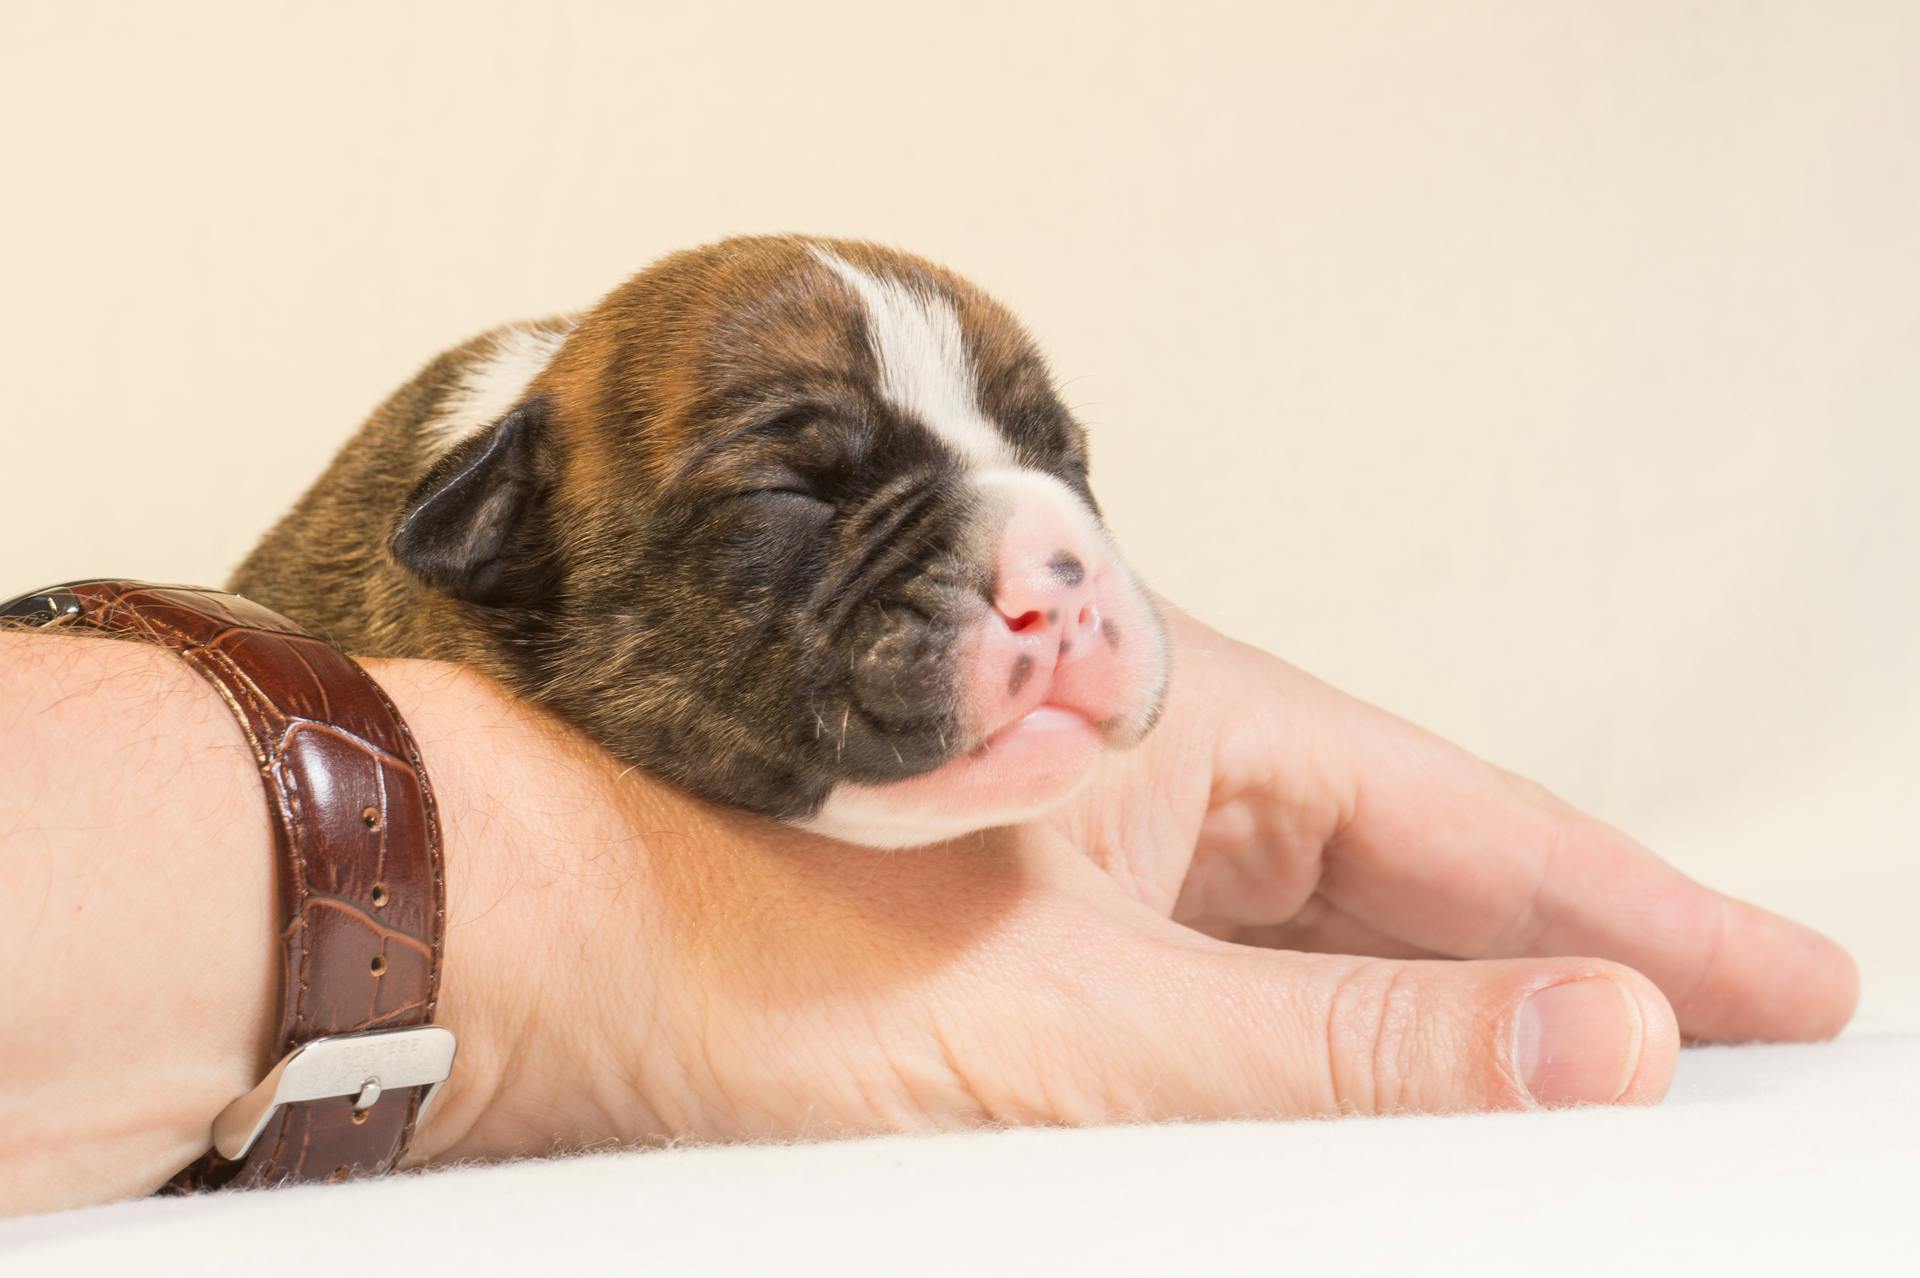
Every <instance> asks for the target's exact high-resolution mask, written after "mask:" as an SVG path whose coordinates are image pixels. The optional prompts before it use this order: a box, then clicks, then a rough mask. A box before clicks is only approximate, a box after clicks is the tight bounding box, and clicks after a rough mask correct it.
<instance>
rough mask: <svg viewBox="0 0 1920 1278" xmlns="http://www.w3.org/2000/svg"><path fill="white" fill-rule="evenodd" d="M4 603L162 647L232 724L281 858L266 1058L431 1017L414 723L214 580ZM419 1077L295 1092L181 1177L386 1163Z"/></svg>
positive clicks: (341, 665) (309, 1173) (431, 906)
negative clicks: (274, 998)
mask: <svg viewBox="0 0 1920 1278" xmlns="http://www.w3.org/2000/svg"><path fill="white" fill-rule="evenodd" d="M0 612H5V613H9V614H11V615H12V616H13V617H15V618H16V619H19V620H25V621H28V622H29V623H34V622H38V623H40V624H42V625H43V626H44V625H57V626H59V627H61V628H63V629H68V628H71V629H75V630H81V631H89V632H95V633H102V634H109V635H117V636H122V637H125V638H130V639H138V640H143V641H145V642H148V643H155V644H159V645H160V646H162V647H165V648H170V649H172V650H173V651H174V652H177V653H178V654H180V656H181V657H182V658H184V659H185V660H186V662H187V664H188V665H190V666H192V667H193V668H194V669H195V670H196V671H198V672H199V673H200V675H201V676H202V677H203V678H205V679H206V680H207V681H208V682H209V683H211V684H212V685H213V686H214V687H215V688H217V689H219V691H220V695H221V696H222V697H223V698H224V699H225V700H226V702H227V705H228V707H229V708H230V709H231V710H232V711H233V714H234V717H235V718H236V719H238V720H239V722H240V729H241V731H242V732H243V733H244V734H245V735H246V738H247V744H248V746H249V747H250V748H251V749H252V751H253V757H254V761H255V762H256V763H257V764H258V765H259V768H260V778H261V781H262V782H263V783H264V785H265V787H266V793H267V808H268V811H269V813H270V814H271V817H272V825H273V838H274V849H275V853H276V855H277V857H278V872H277V879H278V884H279V888H278V900H279V923H280V938H281V943H282V961H283V967H282V982H281V993H280V1018H279V1024H278V1027H277V1029H276V1031H275V1038H274V1041H273V1042H272V1043H271V1044H269V1045H267V1047H268V1055H267V1059H266V1063H267V1064H268V1065H271V1064H272V1063H273V1062H274V1061H277V1060H279V1059H280V1058H281V1057H282V1056H284V1055H286V1054H287V1053H288V1052H289V1051H291V1050H292V1049H293V1048H295V1047H297V1046H299V1045H300V1044H302V1043H305V1042H307V1041H308V1040H310V1039H314V1038H318V1037H321V1036H324V1035H329V1034H346V1033H352V1032H355V1031H360V1030H370V1029H396V1028H401V1027H405V1026H414V1025H425V1024H428V1023H430V1022H431V1021H432V1020H433V1012H434V1004H435V1001H436V1000H437V998H438V996H439V988H440V962H441V947H442V944H443V939H444V937H445V931H446V890H445V884H444V882H443V876H442V867H441V855H440V826H439V820H438V817H437V815H436V813H435V811H434V804H433V792H432V790H431V789H430V788H429V787H428V784H427V774H426V769H425V768H424V767H423V766H422V764H421V761H420V752H419V750H418V748H417V747H416V746H415V744H414V740H413V736H412V734H411V733H409V732H408V731H407V727H406V724H405V723H404V722H403V721H402V720H401V718H400V715H399V713H398V712H397V711H396V710H395V709H394V708H393V705H392V703H391V702H389V701H388V700H387V697H386V694H385V693H384V692H382V691H381V690H380V688H379V686H378V685H377V684H375V683H374V682H373V680H372V679H371V678H369V677H368V676H367V674H366V672H365V671H363V670H362V669H361V668H360V667H359V666H358V665H356V664H354V662H353V661H351V660H350V659H349V658H347V657H346V656H345V655H344V654H343V653H341V652H340V651H339V650H338V649H336V648H334V647H332V646H331V645H329V644H326V643H323V642H322V641H320V640H319V639H316V638H314V637H313V636H312V635H310V634H308V633H307V632H306V631H304V630H302V629H300V627H299V626H297V625H295V624H294V623H293V622H291V621H289V620H287V619H286V618H285V617H282V616H280V615H279V614H278V613H275V612H272V611H270V610H269V609H266V608H263V607H261V606H260V605H259V604H256V603H254V602H252V601H251V600H248V599H244V598H241V597H240V596H238V595H231V594H226V593H223V592H220V591H216V590H203V589H197V588H194V587H186V586H159V585H150V584H147V583H143V582H132V581H85V582H75V583H71V584H69V585H66V586H62V587H57V588H53V589H50V590H46V591H41V592H39V593H38V594H35V595H29V596H23V597H22V598H21V599H20V600H17V601H15V603H14V604H12V605H8V606H7V607H6V608H5V609H0ZM262 1072H263V1073H264V1070H263V1071H262ZM426 1090H427V1089H426V1088H425V1087H411V1088H407V1089H405V1090H404V1091H402V1090H397V1089H396V1090H395V1091H394V1092H391V1093H389V1094H387V1095H385V1096H383V1097H381V1099H380V1100H379V1101H377V1102H375V1103H372V1104H370V1105H369V1107H368V1108H366V1109H360V1110H356V1109H355V1108H354V1104H355V1100H354V1098H353V1097H351V1096H338V1097H331V1098H328V1099H324V1100H314V1101H302V1102H298V1103H294V1104H289V1105H286V1106H284V1107H282V1108H281V1109H280V1110H278V1111H277V1112H276V1113H275V1114H274V1116H273V1118H272V1119H271V1120H270V1121H269V1123H268V1125H267V1127H266V1130H265V1131H264V1132H262V1133H261V1135H260V1137H259V1139H258V1140H257V1141H256V1142H255V1143H254V1145H253V1147H252V1148H251V1149H249V1150H248V1151H247V1152H246V1153H245V1154H243V1155H242V1156H241V1157H240V1158H239V1159H238V1160H235V1161H228V1160H227V1159H224V1158H221V1157H220V1156H219V1155H218V1154H216V1153H212V1152H209V1153H208V1154H207V1155H206V1156H205V1157H203V1158H201V1159H200V1160H199V1161H198V1162H196V1163H194V1164H193V1166H191V1167H188V1168H187V1169H186V1170H184V1171H182V1172H181V1173H180V1174H179V1176H177V1177H175V1179H174V1181H173V1183H172V1187H173V1188H175V1189H181V1190H190V1189H203V1188H216V1187H219V1186H222V1185H234V1186H247V1187H251V1186H262V1185H276V1184H285V1183H288V1182H297V1181H316V1180H344V1179H347V1178H348V1177H350V1176H360V1175H372V1174H376V1173H379V1172H383V1171H388V1170H391V1169H392V1168H393V1167H394V1166H395V1165H396V1164H397V1163H398V1162H399V1160H400V1157H401V1155H403V1154H404V1153H405V1152H406V1149H407V1143H408V1141H409V1140H410V1139H411V1138H412V1135H413V1125H414V1121H415V1119H416V1118H417V1117H418V1114H419V1110H420V1105H421V1101H422V1099H423V1096H424V1093H425V1092H426ZM209 1117H211V1116H209Z"/></svg>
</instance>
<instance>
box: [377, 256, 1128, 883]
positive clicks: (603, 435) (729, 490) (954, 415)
mask: <svg viewBox="0 0 1920 1278" xmlns="http://www.w3.org/2000/svg"><path fill="white" fill-rule="evenodd" d="M425 441H426V442H427V443H428V445H429V447H431V448H433V449H435V450H437V451H439V453H440V456H439V457H438V460H437V461H436V462H435V463H434V464H433V465H432V467H431V468H430V470H429V471H428V473H427V474H426V476H425V477H424V478H423V479H422V480H421V481H420V483H419V484H418V486H417V487H416V488H415V490H414V491H413V493H412V495H411V496H410V497H409V498H408V500H407V503H406V507H405V509H404V510H403V511H401V512H400V514H399V516H398V517H397V519H396V520H395V523H394V525H393V532H392V537H391V541H390V547H391V550H392V553H393V555H394V557H395V559H396V560H397V561H398V562H399V563H400V564H401V565H402V566H404V567H405V568H406V569H407V570H409V571H410V572H411V573H412V574H413V575H414V576H415V577H416V578H418V579H419V580H420V581H422V582H424V583H425V584H426V585H428V586H430V587H432V588H434V589H436V590H439V591H442V592H444V593H445V594H447V595H450V596H452V597H453V598H455V599H457V600H460V601H462V602H463V603H464V605H465V606H466V612H467V615H469V616H470V617H471V619H472V621H473V623H474V625H475V626H476V627H477V628H478V629H479V630H480V631H481V632H482V633H483V634H484V635H485V636H486V644H487V647H488V650H489V651H490V652H491V653H492V654H493V656H494V657H495V658H496V668H497V670H498V671H499V672H501V673H503V674H504V675H505V677H506V678H507V679H508V680H509V682H510V683H512V684H513V685H514V686H515V688H516V690H518V691H519V692H521V693H522V694H523V695H526V696H528V697H531V698H532V699H534V700H537V701H540V702H542V703H544V704H546V705H548V706H550V707H551V708H553V709H554V710H556V711H557V712H558V713H560V714H561V715H562V716H563V717H565V718H567V719H570V720H571V721H573V722H574V723H576V724H577V725H578V726H580V727H581V728H583V729H584V730H585V731H587V732H588V733H589V734H590V735H592V736H594V737H596V738H597V739H598V740H600V741H601V742H602V743H604V744H605V745H606V746H607V747H609V748H610V749H611V750H612V751H613V752H614V753H616V754H617V755H620V756H621V757H623V758H625V759H627V760H629V761H631V762H634V763H637V764H639V765H640V766H642V767H645V768H647V769H649V770H650V771H652V772H654V773H656V774H657V775H661V776H664V777H666V778H668V779H671V780H673V781H675V782H678V783H679V784H681V785H683V786H685V787H687V788H688V789H691V790H693V791H695V792H696V793H699V794H701V795H703V796H705V797H707V798H710V799H713V800H716V801H718V802H722V803H727V804H731V805H734V806H738V807H744V808H748V809H752V810H754V811H758V812H762V813H766V814H768V815H771V816H774V817H778V818H781V819H784V820H788V821H792V822H794V823H797V824H801V825H804V826H807V827H809V828H812V829H815V830H819V831H821V832H823V833H827V834H831V835H834V836H836V837H839V838H843V839H847V840H851V841H854V842H860V843H868V844H874V845H909V844H917V843H925V842H929V841H933V840H936V839H942V838H947V837H950V836H953V835H956V834H960V833H964V832H967V831H971V830H978V829H984V828H987V827H991V826H997V825H1004V824H1008V823H1011V822H1015V821H1020V820H1024V819H1026V818H1028V817H1031V816H1034V815H1037V814H1038V813H1040V812H1042V811H1044V810H1045V809H1047V808H1048V807H1050V806H1052V805H1054V804H1056V803H1058V802H1059V801H1060V800H1061V799H1063V798H1065V797H1066V796H1067V795H1069V794H1070V793H1071V792H1072V791H1073V790H1074V789H1075V787H1076V786H1077V785H1078V784H1079V783H1080V782H1081V781H1082V780H1083V779H1084V778H1085V777H1086V775H1087V773H1088V772H1089V770H1090V768H1091V767H1092V765H1093V763H1094V761H1095V759H1096V758H1097V757H1098V755H1099V753H1100V751H1101V750H1103V749H1108V748H1125V747H1127V746H1130V745H1132V744H1134V743H1135V742H1137V741H1138V740H1139V739H1140V737H1141V736H1142V735H1144V734H1145V733H1146V731H1147V730H1148V728H1149V727H1150V726H1151V725H1152V723H1153V720H1154V717H1155V715H1156V713H1157V712H1158V709H1159V705H1160V700H1161V695H1162V690H1163V688H1164V685H1165V681H1166V649H1165V644H1164V640H1163V635H1162V630H1161V625H1160V620H1159V618H1158V616H1157V615H1156V614H1155V612H1154V609H1153V607H1152V605H1151V604H1150V603H1149V601H1148V600H1147V598H1146V596H1145V595H1144V594H1143V592H1142V591H1141V589H1140V587H1139V586H1138V585H1137V584H1136V582H1135V581H1134V578H1133V576H1132V574H1131V573H1130V572H1129V571H1128V570H1127V567H1126V565H1125V564H1124V563H1123V562H1122V561H1121V559H1120V557H1119V555H1118V553H1117V552H1116V551H1115V550H1114V547H1113V545H1112V543H1111V542H1110V541H1109V540H1108V538H1107V535H1106V531H1105V529H1104V528H1103V526H1102V524H1101V521H1100V516H1099V512H1098V507H1097V506H1096V505H1095V503H1094V499H1093V494H1092V492H1091V491H1090V490H1089V488H1088V486H1087V453H1086V441H1085V437H1084V434H1083V432H1082V431H1081V429H1080V427H1079V425H1078V424H1076V423H1075V422H1074V420H1073V418H1072V417H1071V416H1070V415H1069V414H1068V412H1067V411H1066V409H1065V408H1064V407H1063V406H1062V404H1061V403H1060V400H1059V398H1058V396H1057V395H1056V394H1055V392H1054V389H1053V387H1052V384H1051V381H1050V379H1049V377H1048V374H1047V371H1046V368H1045V366H1044V364H1043V363H1042V361H1041V359H1040V356H1039V355H1038V353H1037V352H1036V351H1035V349H1034V347H1033V344H1032V342H1031V340H1030V339H1029V338H1028V337H1027V335H1026V334H1025V332H1023V331H1022V329H1021V328H1020V326H1019V325H1018V324H1017V323H1016V322H1015V321H1014V319H1013V318H1012V317H1011V316H1010V315H1009V314H1008V313H1007V312H1006V311H1005V310H1004V309H1002V308H1001V307H1000V306H999V305H998V304H996V303H994V302H993V301H992V300H991V299H989V298H987V297H986V296H984V295H983V294H981V293H980V292H979V291H978V290H976V289H974V288H973V287H971V286H970V285H968V284H966V283H965V282H964V281H962V280H960V279H958V278H956V277H954V276H952V275H950V274H948V273H947V272H945V271H943V270H941V269H939V268H937V267H935V266H933V265H931V264H929V263H927V262H924V261H921V260H919V259H917V258H912V257H908V256H905V255H903V254H899V253H895V252H891V251H887V250H883V249H880V248H877V247H874V246H871V245H865V244H855V243H846V242H838V241H824V240H809V239H800V238H789V237H782V238H754V239H742V240H730V241H726V242H724V243H722V244H719V245H715V246H711V247H708V248H705V249H700V250H695V251H693V252H689V253H682V254H679V255H677V256H674V257H671V258H668V259H666V260H665V261H663V262H661V263H659V264H658V265H656V266H654V267H653V268H652V269H650V270H648V271H646V272H644V273H643V274H641V275H640V276H638V277H636V278H635V279H633V280H631V281H629V282H628V283H627V284H626V285H624V286H623V287H622V288H620V289H619V290H617V291H616V292H614V293H613V294H611V295H610V296H608V297H607V298H606V299H605V300H604V301H603V302H601V303H600V305H599V306H597V307H596V308H594V309H593V310H592V311H590V312H588V313H586V314H585V315H583V316H582V317H580V319H579V320H578V321H577V323H573V324H571V325H568V324H565V323H560V324H555V325H549V326H544V327H535V328H529V329H519V330H508V331H506V332H504V333H502V334H499V335H497V336H496V337H495V339H494V342H493V349H492V353H491V355H490V356H489V357H488V358H487V359H486V360H485V361H484V363H483V364H482V365H481V366H479V367H477V368H475V369H473V370H472V371H471V372H470V373H469V374H468V377H467V381H466V384H465V386H464V387H463V388H462V390H461V391H460V393H458V394H456V395H454V396H452V397H451V398H450V399H449V401H448V403H447V405H446V407H445V409H444V410H443V415H442V418H441V419H440V420H439V421H436V422H433V423H429V425H428V427H427V428H426V435H425Z"/></svg>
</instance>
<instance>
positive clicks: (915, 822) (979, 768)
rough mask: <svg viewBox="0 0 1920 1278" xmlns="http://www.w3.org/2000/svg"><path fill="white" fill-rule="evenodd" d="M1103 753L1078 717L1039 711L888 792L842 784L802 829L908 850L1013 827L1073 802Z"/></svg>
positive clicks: (1100, 740)
mask: <svg viewBox="0 0 1920 1278" xmlns="http://www.w3.org/2000/svg"><path fill="white" fill-rule="evenodd" d="M1106 748H1107V739H1106V737H1105V736H1104V735H1103V734H1102V732H1101V730H1100V729H1099V728H1097V727H1095V726H1094V724H1093V723H1092V722H1091V721H1089V720H1088V719H1087V717H1086V716H1085V715H1083V714H1080V713H1078V712H1077V711H1072V710H1065V709H1061V708H1059V707H1056V706H1050V705H1046V706H1039V707H1037V708H1035V709H1033V710H1031V711H1029V712H1028V713H1026V714H1025V715H1023V716H1022V717H1021V718H1019V719H1018V720H1016V721H1015V722H1013V723H1011V724H1009V725H1008V726H1006V727H1005V728H1002V729H1001V730H1000V731H998V732H996V733H994V734H993V735H992V736H991V737H989V738H987V740H986V743H985V744H983V745H981V746H980V747H978V748H977V749H975V750H972V751H970V752H969V753H967V754H964V755H962V756H960V757H959V758H957V759H954V760H952V761H951V762H949V763H944V764H942V765H941V766H939V767H938V768H935V769H934V770H933V771H931V772H926V773H922V774H921V775H919V776H917V777H910V778H908V779H907V780H905V781H895V782H891V783H889V784H886V785H856V784H853V783H851V782H842V783H840V784H839V785H836V786H834V788H833V789H832V791H831V792H829V793H828V795H827V799H826V802H825V803H823V804H822V805H821V807H820V810H819V811H818V812H817V813H815V814H814V815H813V816H812V817H809V818H808V819H806V820H804V821H801V822H799V823H798V824H799V825H800V826H801V828H802V829H807V830H812V831H813V832H815V833H817V834H824V835H828V836H830V837H832V838H836V839H840V840H842V841H844V842H847V843H858V844H862V845H864V846H867V847H875V848H908V847H919V846H922V845H924V844H929V843H938V842H941V841H943V840H946V839H951V838H955V837H957V836H959V835H962V834H971V833H973V832H974V831H976V830H989V829H993V828H995V827H998V826H1004V825H1017V824H1019V823H1020V822H1022V821H1031V820H1033V819H1034V818H1035V817H1038V816H1041V815H1043V814H1044V813H1046V812H1048V811H1050V810H1052V809H1053V808H1055V807H1057V806H1059V805H1060V804H1061V803H1063V802H1064V801H1066V800H1067V799H1069V798H1071V797H1072V796H1073V795H1074V793H1075V792H1076V791H1078V790H1079V789H1080V787H1081V786H1082V785H1084V784H1085V783H1086V781H1087V778H1088V777H1090V776H1091V775H1092V774H1093V767H1094V764H1095V763H1096V762H1097V761H1098V760H1099V757H1100V754H1101V752H1102V751H1103V750H1105V749H1106Z"/></svg>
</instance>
